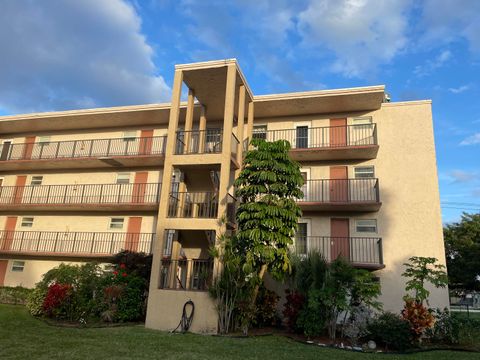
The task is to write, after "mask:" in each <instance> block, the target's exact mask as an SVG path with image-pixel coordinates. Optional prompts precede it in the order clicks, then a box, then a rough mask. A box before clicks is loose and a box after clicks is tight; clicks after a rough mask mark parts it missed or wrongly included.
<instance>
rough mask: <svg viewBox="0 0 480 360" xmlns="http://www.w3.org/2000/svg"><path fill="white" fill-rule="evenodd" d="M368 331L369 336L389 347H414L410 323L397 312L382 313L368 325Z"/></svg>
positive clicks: (397, 348)
mask: <svg viewBox="0 0 480 360" xmlns="http://www.w3.org/2000/svg"><path fill="white" fill-rule="evenodd" d="M367 331H368V334H369V335H368V336H367V337H368V338H371V339H373V340H375V341H376V342H377V343H380V344H383V345H385V346H386V347H387V348H390V349H393V350H400V351H403V350H406V349H408V348H411V347H412V341H413V338H412V332H411V330H410V324H409V323H408V322H407V321H406V320H404V319H403V318H402V317H400V316H398V315H396V314H393V313H390V312H385V313H383V314H381V315H380V316H378V317H377V318H376V319H374V320H373V321H372V322H371V323H370V324H369V325H368V326H367Z"/></svg>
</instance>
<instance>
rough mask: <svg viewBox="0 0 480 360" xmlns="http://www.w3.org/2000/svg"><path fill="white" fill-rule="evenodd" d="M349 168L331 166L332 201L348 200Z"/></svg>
mask: <svg viewBox="0 0 480 360" xmlns="http://www.w3.org/2000/svg"><path fill="white" fill-rule="evenodd" d="M347 179H348V169H347V167H346V166H331V167H330V202H347V201H348V180H347Z"/></svg>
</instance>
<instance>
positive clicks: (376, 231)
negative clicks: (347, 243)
mask: <svg viewBox="0 0 480 360" xmlns="http://www.w3.org/2000/svg"><path fill="white" fill-rule="evenodd" d="M362 221H363V222H366V221H373V222H374V223H375V225H373V226H372V225H360V224H359V223H360V222H362ZM359 227H360V228H361V227H363V228H373V227H374V230H373V231H369V230H359ZM355 232H356V233H362V234H363V233H368V234H378V221H377V219H355Z"/></svg>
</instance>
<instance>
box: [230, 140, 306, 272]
mask: <svg viewBox="0 0 480 360" xmlns="http://www.w3.org/2000/svg"><path fill="white" fill-rule="evenodd" d="M252 145H253V146H254V148H253V149H252V150H250V151H249V152H247V154H246V157H245V160H244V164H245V165H244V169H243V170H242V172H241V173H240V176H239V177H238V179H237V180H236V181H235V186H236V188H237V191H236V196H237V197H239V198H240V199H241V200H242V203H241V205H240V206H239V208H238V210H237V223H238V232H237V235H236V240H237V245H238V247H239V249H240V252H241V253H242V254H243V256H244V258H245V262H244V265H243V267H244V271H245V272H246V273H247V274H254V275H256V276H258V277H259V278H260V279H261V278H262V277H263V274H264V272H265V270H267V269H268V271H269V272H270V273H271V274H272V275H273V276H274V277H276V278H281V277H282V276H283V275H284V274H285V273H288V272H290V270H291V264H290V260H289V256H288V255H289V253H288V249H289V246H290V245H291V244H292V238H293V236H294V235H295V232H296V229H297V222H298V219H299V218H300V217H301V215H302V213H301V210H300V208H299V207H298V205H297V204H296V201H295V199H297V198H302V197H303V193H302V191H301V186H302V185H303V178H302V176H301V173H300V165H299V164H298V163H297V162H295V161H293V160H291V159H290V157H289V155H288V151H289V150H290V144H289V143H288V142H287V141H284V140H280V141H275V142H267V141H264V140H261V139H253V140H252Z"/></svg>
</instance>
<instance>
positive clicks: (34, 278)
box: [4, 259, 84, 288]
mask: <svg viewBox="0 0 480 360" xmlns="http://www.w3.org/2000/svg"><path fill="white" fill-rule="evenodd" d="M14 261H23V262H25V266H24V269H23V271H22V272H18V271H12V265H13V262H14ZM61 263H62V261H49V260H25V259H12V260H8V266H7V272H6V273H5V280H4V286H23V287H26V288H33V287H34V286H35V284H36V283H37V282H39V281H40V280H41V279H42V276H43V274H45V273H46V272H47V271H48V270H50V269H53V268H54V267H57V266H58V265H60V264H61ZM63 263H66V264H72V265H81V264H84V263H82V262H66V261H64V262H63Z"/></svg>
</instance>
